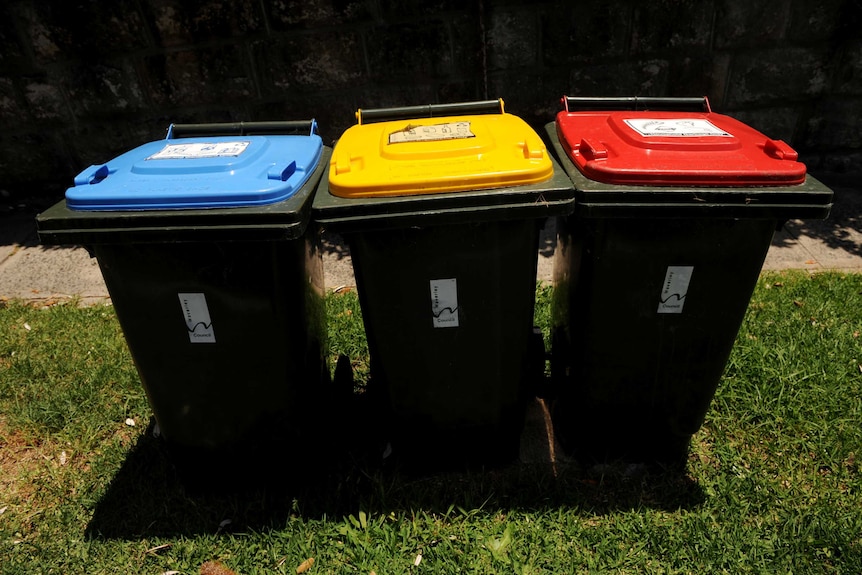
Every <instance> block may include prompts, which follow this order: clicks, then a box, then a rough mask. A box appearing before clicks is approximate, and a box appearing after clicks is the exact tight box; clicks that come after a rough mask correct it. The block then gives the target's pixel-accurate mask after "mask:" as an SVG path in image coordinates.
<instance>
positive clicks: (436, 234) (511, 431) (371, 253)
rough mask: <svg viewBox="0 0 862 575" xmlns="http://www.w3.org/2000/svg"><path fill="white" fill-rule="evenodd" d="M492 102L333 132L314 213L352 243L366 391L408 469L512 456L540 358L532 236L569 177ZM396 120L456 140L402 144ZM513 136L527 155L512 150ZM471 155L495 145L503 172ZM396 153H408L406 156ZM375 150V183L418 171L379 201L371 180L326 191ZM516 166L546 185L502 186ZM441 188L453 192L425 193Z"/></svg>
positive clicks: (370, 165) (563, 206)
mask: <svg viewBox="0 0 862 575" xmlns="http://www.w3.org/2000/svg"><path fill="white" fill-rule="evenodd" d="M488 104H489V108H490V109H489V110H488V111H487V112H485V111H481V110H479V114H477V113H476V112H477V109H476V108H472V109H470V110H467V111H469V112H470V113H471V115H459V114H458V112H459V111H463V110H459V109H457V108H456V109H450V108H448V107H446V106H445V105H444V106H441V107H436V106H431V107H428V108H422V111H429V115H428V116H427V117H419V118H416V117H413V116H411V114H418V112H419V109H417V108H409V109H406V110H399V112H401V115H400V117H404V118H406V119H405V120H403V122H402V121H400V120H397V119H396V120H393V119H392V117H393V116H392V114H390V113H387V114H383V115H379V114H375V113H376V111H360V114H361V117H362V118H364V120H361V121H366V123H365V124H359V125H357V126H354V127H353V128H351V130H352V132H351V130H349V131H348V132H347V133H346V134H345V136H344V137H342V139H341V140H339V142H338V144H337V145H336V147H335V150H334V151H333V160H332V163H331V166H330V178H329V181H328V182H322V183H321V189H320V190H319V191H318V193H317V196H316V199H315V206H314V208H315V215H314V217H315V219H317V220H318V221H319V222H320V223H321V225H323V226H324V227H326V228H327V229H329V230H332V231H335V232H338V233H340V234H341V235H342V236H343V237H344V238H345V240H346V242H347V243H348V245H349V248H350V253H351V257H352V258H353V267H354V273H355V277H356V285H357V289H358V292H359V298H360V303H361V306H362V314H363V320H364V326H365V332H366V336H367V338H368V344H369V351H370V355H371V375H370V381H369V390H368V393H369V394H371V395H372V396H375V397H377V398H378V400H377V402H376V403H377V405H379V406H381V407H380V408H381V415H380V416H379V417H380V418H381V419H382V420H383V422H384V423H383V426H384V429H385V431H386V433H387V437H388V438H389V439H390V440H391V444H392V448H393V450H394V453H395V454H396V455H397V456H398V457H399V458H400V459H401V460H403V461H405V462H406V463H407V464H408V465H411V466H418V467H423V468H427V467H436V468H439V467H447V466H452V465H463V464H467V465H473V464H477V465H481V464H485V463H499V462H503V461H508V460H511V459H512V458H514V457H517V455H518V448H519V434H520V431H521V428H522V426H523V418H524V410H525V406H526V401H527V400H528V398H530V397H532V391H533V384H534V383H535V380H536V379H537V377H541V374H542V370H543V366H544V357H543V353H542V352H539V353H536V346H535V345H533V346H532V349H531V342H534V341H535V339H534V338H535V335H534V332H533V309H534V304H535V290H536V265H537V259H538V237H539V230H540V228H541V226H542V225H543V224H544V221H545V220H546V218H547V217H548V216H552V215H556V214H561V213H566V212H567V211H570V210H571V199H572V192H571V183H570V182H569V181H568V179H567V177H566V176H565V174H564V173H563V172H562V170H560V168H559V166H557V165H556V163H555V162H553V160H552V159H551V158H550V157H549V156H548V154H547V151H546V150H545V148H544V145H543V144H542V143H541V140H539V139H538V135H537V134H536V133H535V132H534V131H533V130H532V129H530V128H529V127H528V126H527V125H526V124H524V123H523V121H521V120H520V119H518V118H514V117H512V116H510V115H508V114H503V113H502V109H501V103H498V102H497V101H492V102H489V103H488ZM387 112H389V111H387ZM372 116H373V118H374V122H367V120H368V118H371V117H372ZM379 116H382V117H379ZM395 116H396V117H398V116H399V115H398V114H395ZM377 122H379V123H377ZM405 128H406V130H407V131H409V130H411V129H415V130H416V133H417V134H419V135H416V136H415V137H416V138H421V137H422V136H421V130H423V129H425V128H428V130H429V132H439V131H442V130H444V129H446V130H448V129H450V128H452V129H463V132H462V133H463V134H465V135H464V136H459V137H457V138H454V139H452V140H451V141H442V140H428V141H423V140H421V139H417V140H413V141H411V142H409V144H408V145H407V146H404V145H402V143H401V142H395V136H392V134H396V135H398V137H401V135H402V134H403V133H404V132H405ZM491 133H493V134H494V136H493V137H492V136H491V135H490V134H491ZM511 133H515V134H518V136H519V137H521V138H523V139H522V140H520V142H521V146H522V147H524V148H529V149H530V150H533V154H534V155H533V156H528V155H525V154H526V152H524V151H523V150H522V148H517V153H515V152H512V150H516V148H515V147H514V143H513V147H512V148H511V149H510V148H509V147H508V142H507V141H506V138H507V136H509V135H510V134H511ZM411 134H413V132H411ZM354 136H356V137H354ZM387 137H388V138H389V139H388V140H387ZM355 142H368V144H367V145H361V144H356V143H355ZM381 142H382V143H381ZM524 142H526V144H524ZM378 143H380V144H379V146H380V147H379V148H378ZM474 146H476V147H478V148H475V147H474ZM354 149H356V150H358V149H364V150H366V152H367V154H366V156H360V155H359V154H356V153H353V152H351V150H354ZM476 149H480V152H481V151H482V150H484V151H485V152H486V153H487V152H492V153H495V154H496V153H500V155H501V156H502V158H503V159H502V161H501V163H500V164H499V165H502V168H501V171H503V172H506V175H504V176H503V177H502V178H500V179H499V180H497V181H496V182H490V181H489V180H488V176H489V174H490V173H491V170H490V169H486V168H485V163H484V162H485V160H484V159H483V158H486V157H487V154H486V155H483V154H481V153H477V152H476V151H475V150H476ZM402 151H404V153H405V154H408V152H409V153H411V154H413V155H412V156H411V157H410V158H407V159H402V157H401V156H398V154H400V153H402ZM378 156H379V158H383V159H385V160H387V162H388V163H387V162H381V164H380V167H379V171H378V172H377V173H378V174H380V175H381V177H380V179H379V182H380V188H384V187H385V186H386V185H390V184H391V180H394V179H395V177H396V176H391V175H390V174H395V173H401V172H399V170H401V169H402V164H403V165H404V170H405V171H406V172H408V174H407V176H405V177H406V178H413V179H412V180H409V181H408V183H406V184H404V183H398V186H399V189H397V190H388V191H387V192H386V193H384V194H379V195H378V194H376V192H377V191H378V188H377V185H376V181H374V183H372V184H370V185H366V184H363V185H362V186H360V189H359V193H358V194H356V195H354V194H353V192H352V191H351V190H349V189H348V190H344V189H339V190H334V188H335V187H336V186H339V185H343V184H345V183H346V184H350V183H352V181H353V177H354V174H355V175H356V178H361V177H362V176H363V174H364V172H365V171H368V170H371V169H374V168H376V167H377V166H378V165H377V164H375V163H374V162H376V161H377V160H378ZM510 158H511V160H510ZM531 158H533V159H535V161H533V160H531ZM389 160H391V161H389ZM348 162H350V164H348ZM522 164H528V165H531V169H532V168H533V167H535V166H536V165H540V166H542V167H541V170H545V171H544V172H543V174H544V175H541V176H540V179H541V181H539V182H535V183H521V184H511V183H510V180H511V178H512V176H511V175H510V174H509V169H510V167H511V166H512V165H516V166H520V165H522ZM342 166H345V167H347V166H349V169H350V171H348V172H346V176H343V175H342V173H343V172H342V171H341V170H342ZM465 166H466V167H465ZM357 168H358V171H357ZM462 168H464V171H463V178H474V177H475V178H478V179H480V180H481V179H483V178H484V181H481V182H478V183H468V184H466V185H464V181H463V180H462V179H461V177H462V175H461V174H462V172H460V171H459V170H461V169H462ZM345 169H346V168H345ZM453 172H457V173H458V174H459V175H454V174H453ZM372 180H373V178H372ZM453 182H454V183H453ZM438 185H440V186H443V187H445V186H448V185H452V187H453V189H449V190H440V189H432V188H433V187H434V186H438ZM338 194H341V195H338ZM537 374H538V375H537Z"/></svg>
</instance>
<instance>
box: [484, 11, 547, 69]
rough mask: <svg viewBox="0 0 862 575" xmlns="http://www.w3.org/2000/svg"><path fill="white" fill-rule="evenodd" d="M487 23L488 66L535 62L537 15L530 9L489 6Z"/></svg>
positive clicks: (522, 64) (521, 64) (492, 67)
mask: <svg viewBox="0 0 862 575" xmlns="http://www.w3.org/2000/svg"><path fill="white" fill-rule="evenodd" d="M486 26H487V28H486V30H487V35H486V38H487V40H486V42H487V49H488V69H489V70H508V69H510V68H517V67H524V66H535V65H536V63H537V59H538V53H539V31H538V28H539V19H538V17H537V16H536V14H535V13H534V11H533V10H530V9H529V8H527V9H523V8H521V9H496V10H491V13H490V18H489V21H488V23H487V24H486Z"/></svg>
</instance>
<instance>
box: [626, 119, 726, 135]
mask: <svg viewBox="0 0 862 575" xmlns="http://www.w3.org/2000/svg"><path fill="white" fill-rule="evenodd" d="M623 121H624V122H625V123H626V124H627V125H628V126H629V127H630V128H631V129H633V130H634V131H635V132H637V133H638V134H640V135H641V136H666V137H671V138H699V137H702V136H720V137H725V138H727V137H730V138H732V137H733V136H732V135H731V134H729V133H727V132H725V131H724V130H722V129H721V128H719V127H718V126H716V125H715V124H713V123H712V122H710V121H709V120H703V119H701V118H629V119H627V120H623Z"/></svg>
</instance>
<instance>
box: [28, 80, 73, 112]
mask: <svg viewBox="0 0 862 575" xmlns="http://www.w3.org/2000/svg"><path fill="white" fill-rule="evenodd" d="M24 99H25V100H26V102H27V110H28V111H29V113H30V117H31V118H33V119H34V120H43V121H47V120H63V119H65V118H67V117H68V116H69V108H68V105H67V103H66V98H65V95H64V94H63V91H62V89H61V87H60V86H59V85H58V83H56V81H55V80H54V79H49V78H47V77H45V76H42V77H40V78H30V79H28V81H27V83H26V84H25V85H24Z"/></svg>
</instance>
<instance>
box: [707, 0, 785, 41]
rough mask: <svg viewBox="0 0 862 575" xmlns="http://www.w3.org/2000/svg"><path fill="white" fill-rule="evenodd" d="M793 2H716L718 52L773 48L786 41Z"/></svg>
mask: <svg viewBox="0 0 862 575" xmlns="http://www.w3.org/2000/svg"><path fill="white" fill-rule="evenodd" d="M790 8H791V3H790V2H752V1H751V0H716V3H715V11H716V14H715V37H714V44H713V46H714V47H715V48H717V49H725V48H742V47H754V46H773V45H775V43H776V42H778V41H779V40H781V39H782V38H784V35H785V33H786V31H787V28H788V26H789V23H790Z"/></svg>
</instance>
